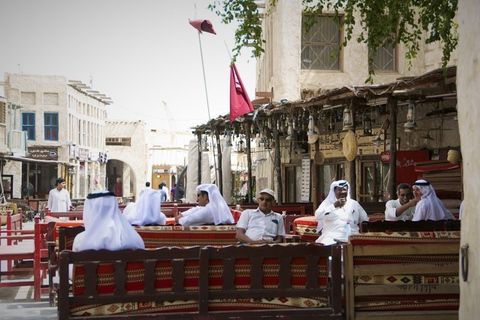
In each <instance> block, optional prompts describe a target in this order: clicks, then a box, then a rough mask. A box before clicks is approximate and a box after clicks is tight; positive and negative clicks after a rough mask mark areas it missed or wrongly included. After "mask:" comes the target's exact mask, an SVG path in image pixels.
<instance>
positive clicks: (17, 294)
mask: <svg viewBox="0 0 480 320" xmlns="http://www.w3.org/2000/svg"><path fill="white" fill-rule="evenodd" d="M23 228H24V229H33V222H26V223H24V224H23ZM1 267H2V270H4V269H5V268H6V264H5V262H4V261H2V266H1ZM18 277H23V278H25V279H28V278H30V276H18ZM31 278H33V276H32V277H31ZM16 319H18V320H20V319H22V320H23V319H32V320H33V319H36V320H50V319H57V307H50V304H49V302H48V296H47V295H43V296H42V300H41V301H39V302H35V300H34V299H33V286H23V287H6V288H0V320H16Z"/></svg>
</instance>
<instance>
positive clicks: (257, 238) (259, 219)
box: [236, 189, 285, 244]
mask: <svg viewBox="0 0 480 320" xmlns="http://www.w3.org/2000/svg"><path fill="white" fill-rule="evenodd" d="M257 200H258V208H257V209H255V210H253V209H250V210H245V211H243V212H242V215H241V216H240V218H239V219H238V222H237V236H236V238H237V240H238V241H240V242H242V243H246V244H263V243H272V242H282V241H283V238H284V237H285V227H284V225H283V218H282V215H281V214H279V213H276V212H273V211H272V207H273V205H274V204H275V193H274V192H273V190H272V189H263V190H262V191H260V196H259V197H258V198H257Z"/></svg>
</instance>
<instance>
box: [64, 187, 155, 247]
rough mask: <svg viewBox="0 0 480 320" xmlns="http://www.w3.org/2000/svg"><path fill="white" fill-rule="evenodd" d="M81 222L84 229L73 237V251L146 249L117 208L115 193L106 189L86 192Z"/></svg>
mask: <svg viewBox="0 0 480 320" xmlns="http://www.w3.org/2000/svg"><path fill="white" fill-rule="evenodd" d="M83 223H84V225H85V231H83V232H81V233H80V234H78V235H77V236H76V237H75V240H74V243H73V248H74V250H75V251H83V250H101V249H107V250H111V251H116V250H122V249H145V244H144V242H143V239H142V238H141V237H140V235H139V234H138V233H137V232H136V231H135V229H134V228H133V227H132V226H131V225H130V224H129V223H128V221H127V220H126V219H125V217H124V216H123V215H122V213H121V212H120V209H118V203H117V198H116V197H115V194H113V193H111V192H109V191H108V190H107V191H98V192H94V193H91V194H89V195H88V196H87V200H85V205H84V209H83Z"/></svg>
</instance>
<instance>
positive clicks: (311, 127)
mask: <svg viewBox="0 0 480 320" xmlns="http://www.w3.org/2000/svg"><path fill="white" fill-rule="evenodd" d="M307 138H308V143H309V144H313V143H315V142H316V141H317V139H318V134H317V133H316V132H315V123H314V119H313V115H310V116H309V117H308V133H307Z"/></svg>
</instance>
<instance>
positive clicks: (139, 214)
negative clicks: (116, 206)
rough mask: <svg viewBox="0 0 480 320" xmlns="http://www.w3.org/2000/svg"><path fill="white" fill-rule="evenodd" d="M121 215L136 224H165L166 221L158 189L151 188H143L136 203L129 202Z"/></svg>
mask: <svg viewBox="0 0 480 320" xmlns="http://www.w3.org/2000/svg"><path fill="white" fill-rule="evenodd" d="M123 215H124V216H125V218H127V220H128V222H130V224H132V225H136V226H146V225H165V224H166V222H167V217H166V216H165V214H164V213H163V212H161V204H160V191H159V190H154V189H151V188H150V189H145V190H144V192H143V193H142V195H141V196H140V199H138V201H137V202H136V203H135V202H131V203H129V204H128V205H127V206H126V207H125V209H124V210H123Z"/></svg>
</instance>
